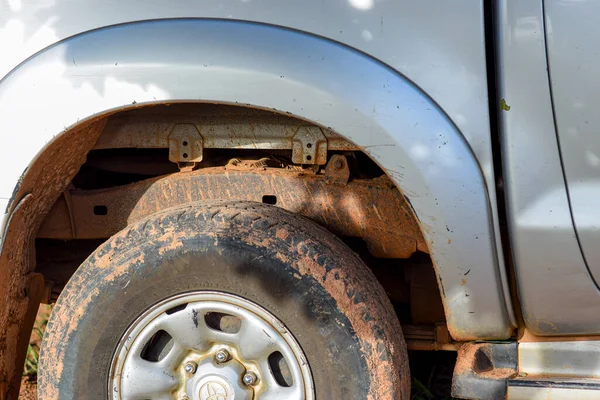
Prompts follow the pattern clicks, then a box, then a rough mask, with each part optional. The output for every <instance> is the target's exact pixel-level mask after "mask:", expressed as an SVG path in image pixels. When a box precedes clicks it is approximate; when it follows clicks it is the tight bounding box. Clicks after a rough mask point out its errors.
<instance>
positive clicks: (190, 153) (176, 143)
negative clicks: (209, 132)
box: [169, 124, 204, 172]
mask: <svg viewBox="0 0 600 400" xmlns="http://www.w3.org/2000/svg"><path fill="white" fill-rule="evenodd" d="M203 145H204V141H203V139H202V135H201V134H200V132H199V131H198V128H196V126H195V125H194V124H176V125H175V126H174V127H173V129H172V130H171V133H170V134H169V160H170V161H172V162H174V163H177V165H178V166H179V170H180V171H182V172H184V171H191V170H193V169H194V167H195V166H196V164H197V163H199V162H200V161H202V148H203Z"/></svg>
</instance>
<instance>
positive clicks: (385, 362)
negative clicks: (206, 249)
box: [41, 202, 410, 400]
mask: <svg viewBox="0 0 600 400" xmlns="http://www.w3.org/2000/svg"><path fill="white" fill-rule="evenodd" d="M184 219H185V221H186V226H193V229H191V230H190V229H188V230H187V231H181V229H180V226H181V225H180V223H179V221H181V220H184ZM190 224H193V225H190ZM265 231H270V233H269V234H268V235H266V234H264V232H265ZM193 235H201V236H204V237H213V238H214V240H215V241H218V240H219V238H220V237H223V236H226V235H227V236H232V235H233V236H234V237H236V238H238V239H239V240H242V241H244V242H246V243H247V244H249V245H251V246H253V247H258V248H264V253H265V254H272V253H276V254H273V256H274V257H276V258H279V259H281V260H283V261H286V262H287V263H288V265H290V266H291V267H292V268H293V269H295V270H296V271H297V274H298V276H300V277H312V278H314V279H315V280H316V281H317V282H319V283H320V284H321V285H322V286H323V287H324V288H325V289H326V291H327V292H328V293H329V294H331V296H332V297H333V298H334V299H335V301H336V302H337V306H338V308H339V309H340V310H341V312H342V313H343V314H344V315H345V316H346V317H347V318H348V321H349V322H350V324H351V325H352V330H353V332H355V335H356V337H357V338H358V340H359V342H360V343H361V347H362V353H363V354H364V355H365V359H366V363H367V365H368V367H369V371H370V393H369V396H368V398H369V399H385V400H388V399H399V398H404V397H402V396H408V394H409V382H410V378H409V367H408V362H407V361H408V359H407V355H406V346H405V343H404V341H403V339H402V331H401V328H400V323H399V322H398V320H397V318H396V317H395V313H394V310H393V308H392V306H391V304H390V303H389V300H388V299H387V296H386V294H385V292H384V291H383V289H382V288H381V286H380V285H379V284H378V282H377V280H376V278H375V277H374V276H373V275H372V273H371V272H370V270H368V268H366V267H365V265H364V264H363V263H362V261H361V260H360V259H359V258H358V256H356V255H355V254H354V253H352V252H351V251H349V249H348V248H346V247H345V245H344V244H343V243H342V242H340V241H339V239H337V238H336V237H335V236H333V235H332V234H331V233H329V232H327V231H326V230H325V229H323V228H321V227H319V226H317V225H315V224H314V223H311V222H310V221H308V220H306V219H302V218H299V217H298V216H297V215H294V214H291V213H288V212H285V211H283V210H281V209H278V208H275V207H268V206H262V205H260V204H250V205H249V203H244V202H242V203H235V202H218V203H213V204H210V203H209V204H206V203H204V202H203V203H195V204H194V205H191V206H183V207H180V208H174V209H170V210H167V211H163V212H160V213H157V214H155V215H153V216H152V217H150V218H148V219H145V220H141V221H139V222H138V223H137V224H134V225H132V226H130V227H129V228H127V229H125V230H123V231H121V232H119V233H118V234H117V235H115V236H113V237H112V238H111V240H110V241H109V242H107V243H105V244H104V245H103V246H101V247H100V248H99V249H98V250H97V251H96V253H95V254H94V255H92V256H91V257H90V258H89V259H88V261H86V263H88V264H89V265H90V266H91V265H93V266H94V267H93V268H86V267H85V264H84V267H82V268H81V269H80V270H79V271H78V272H77V273H76V274H75V275H74V276H73V278H72V280H71V282H70V283H69V285H71V286H72V285H75V287H84V286H85V282H86V281H87V280H89V279H90V277H91V275H90V274H97V272H94V271H97V270H96V268H100V269H106V268H107V267H109V266H110V273H108V274H107V275H106V278H105V279H109V280H114V279H118V278H121V277H123V276H124V274H125V272H126V270H127V268H126V266H123V265H121V264H123V263H122V262H121V257H122V256H121V255H122V254H123V251H122V248H121V251H120V246H127V248H132V247H134V246H136V243H147V242H148V241H158V240H160V243H164V244H165V245H168V246H171V247H172V248H177V247H178V246H180V245H181V242H182V240H183V239H184V238H186V239H189V238H190V237H191V236H193ZM274 249H275V250H274ZM277 249H279V250H277ZM283 249H285V251H284V250H283ZM315 249H322V250H315ZM167 251H168V250H167ZM261 254H262V252H261ZM327 260H329V261H327ZM135 262H143V258H141V259H139V260H137V261H135ZM128 265H130V264H129V261H128ZM66 293H67V295H66V296H63V297H61V301H59V303H57V305H56V307H55V309H54V311H53V312H54V315H55V317H54V321H52V326H50V325H49V329H51V330H52V332H51V335H50V336H49V337H48V338H49V342H48V343H47V344H46V345H47V347H49V348H55V349H56V352H55V353H53V354H52V356H51V357H44V362H46V363H47V364H45V365H44V367H45V371H50V372H47V373H48V374H50V375H51V376H52V378H51V379H48V380H47V381H46V380H45V381H42V382H41V385H42V387H41V390H43V391H44V393H45V394H46V396H47V398H53V395H56V394H57V392H56V390H57V389H56V387H55V386H54V383H55V382H56V381H58V379H59V378H60V375H61V360H62V359H63V358H64V354H61V351H62V350H61V348H62V347H61V346H60V345H59V344H60V343H61V342H64V341H68V340H69V338H70V337H72V336H73V335H76V334H77V327H76V324H74V323H73V322H72V321H73V320H74V318H77V316H78V315H82V314H83V313H85V312H86V310H88V309H90V308H91V307H94V303H95V301H97V300H98V297H99V296H101V294H100V293H91V294H90V295H83V294H81V293H80V291H77V290H70V291H67V292H66ZM367 293H368V296H367V295H366V294H367ZM62 307H67V309H65V310H61V308H62Z"/></svg>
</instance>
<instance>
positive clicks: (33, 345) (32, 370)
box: [23, 306, 52, 379]
mask: <svg viewBox="0 0 600 400" xmlns="http://www.w3.org/2000/svg"><path fill="white" fill-rule="evenodd" d="M51 309H52V308H51V306H41V307H40V309H39V310H38V314H37V317H36V319H35V325H34V326H33V330H32V331H31V337H30V339H29V345H28V346H27V355H26V357H25V365H24V367H23V376H27V377H29V378H31V379H34V378H35V377H36V376H37V373H38V363H39V361H40V347H41V344H42V338H43V337H44V330H45V329H46V325H47V324H48V318H49V317H50V311H51Z"/></svg>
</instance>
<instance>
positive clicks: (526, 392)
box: [506, 377, 600, 400]
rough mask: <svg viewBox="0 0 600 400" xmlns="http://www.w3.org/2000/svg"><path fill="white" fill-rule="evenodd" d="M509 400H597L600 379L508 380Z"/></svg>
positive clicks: (537, 378)
mask: <svg viewBox="0 0 600 400" xmlns="http://www.w3.org/2000/svg"><path fill="white" fill-rule="evenodd" d="M507 386H508V388H507V392H506V398H507V399H508V400H532V399H544V400H592V399H594V400H596V399H599V398H600V379H575V378H551V377H546V378H539V377H523V378H516V379H509V380H508V385H507Z"/></svg>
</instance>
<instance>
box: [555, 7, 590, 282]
mask: <svg viewBox="0 0 600 400" xmlns="http://www.w3.org/2000/svg"><path fill="white" fill-rule="evenodd" d="M599 16H600V2H597V1H575V0H545V1H544V17H545V28H546V29H545V31H546V43H547V49H546V50H547V59H548V71H549V76H550V85H551V88H552V100H553V107H554V118H555V120H556V128H557V135H558V143H559V146H560V153H561V157H562V163H563V168H564V172H565V180H566V183H567V188H568V193H569V199H570V205H571V213H572V216H573V222H574V224H575V227H576V232H577V235H578V239H579V243H580V246H581V249H582V252H583V255H584V258H585V260H586V263H587V265H588V269H589V271H590V273H591V275H592V277H593V278H594V280H595V281H596V282H600V24H598V17H599Z"/></svg>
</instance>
